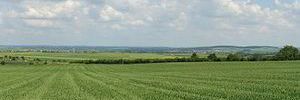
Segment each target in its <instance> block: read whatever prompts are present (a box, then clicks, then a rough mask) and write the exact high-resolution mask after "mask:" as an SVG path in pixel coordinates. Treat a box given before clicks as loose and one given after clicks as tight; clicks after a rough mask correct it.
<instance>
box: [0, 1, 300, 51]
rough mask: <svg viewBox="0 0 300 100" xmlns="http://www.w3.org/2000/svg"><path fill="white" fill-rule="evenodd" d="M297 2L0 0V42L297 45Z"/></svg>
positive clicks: (299, 41)
mask: <svg viewBox="0 0 300 100" xmlns="http://www.w3.org/2000/svg"><path fill="white" fill-rule="evenodd" d="M299 27H300V0H1V1H0V44H1V45H92V46H168V47H193V46H212V45H242V46H245V45H270V46H282V45H286V44H290V45H295V46H298V47H300V39H299V38H300V33H299V32H300V28H299Z"/></svg>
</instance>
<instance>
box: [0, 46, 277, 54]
mask: <svg viewBox="0 0 300 100" xmlns="http://www.w3.org/2000/svg"><path fill="white" fill-rule="evenodd" d="M279 49H280V48H278V47H273V46H209V47H191V48H173V47H114V46H7V45H2V46H0V51H14V52H17V51H18V52H28V51H38V52H189V53H190V52H199V53H211V52H225V53H231V52H245V53H274V52H277V51H279Z"/></svg>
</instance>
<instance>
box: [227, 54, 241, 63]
mask: <svg viewBox="0 0 300 100" xmlns="http://www.w3.org/2000/svg"><path fill="white" fill-rule="evenodd" d="M227 60H228V61H240V60H241V56H240V55H239V54H229V55H228V56H227Z"/></svg>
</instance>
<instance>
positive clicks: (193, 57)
mask: <svg viewBox="0 0 300 100" xmlns="http://www.w3.org/2000/svg"><path fill="white" fill-rule="evenodd" d="M191 58H192V59H197V58H199V56H198V55H197V53H195V52H194V53H193V54H192V56H191Z"/></svg>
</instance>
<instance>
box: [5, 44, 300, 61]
mask: <svg viewBox="0 0 300 100" xmlns="http://www.w3.org/2000/svg"><path fill="white" fill-rule="evenodd" d="M25 60H27V59H26V58H25V57H24V56H21V57H14V56H4V57H0V65H5V64H6V63H7V62H12V61H21V62H23V61H25ZM284 60H300V52H299V50H298V49H297V48H296V47H293V46H284V47H283V48H282V49H281V50H280V51H279V52H278V53H276V54H272V55H266V54H244V53H233V54H228V55H227V57H218V56H217V55H216V54H215V53H212V54H209V55H208V56H207V57H206V58H200V57H199V56H198V55H197V53H193V54H192V55H191V57H176V58H157V59H98V60H73V61H62V62H69V63H81V64H143V63H168V62H224V61H284ZM27 62H28V61H27ZM34 62H36V63H37V62H42V63H43V64H48V61H47V60H43V61H42V60H40V59H38V58H34V59H32V60H29V64H30V65H32V64H34ZM52 62H61V60H53V61H52Z"/></svg>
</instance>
